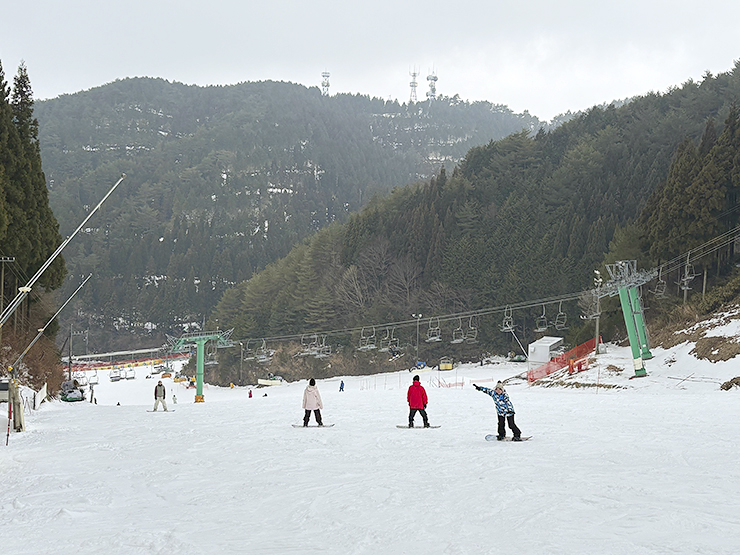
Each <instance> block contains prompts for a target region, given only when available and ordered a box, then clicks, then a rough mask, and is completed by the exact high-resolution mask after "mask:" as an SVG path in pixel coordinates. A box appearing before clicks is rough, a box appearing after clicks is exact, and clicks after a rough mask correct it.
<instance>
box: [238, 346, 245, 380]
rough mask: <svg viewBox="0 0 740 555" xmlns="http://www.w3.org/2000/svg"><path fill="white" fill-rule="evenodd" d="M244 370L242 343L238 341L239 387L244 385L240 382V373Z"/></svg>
mask: <svg viewBox="0 0 740 555" xmlns="http://www.w3.org/2000/svg"><path fill="white" fill-rule="evenodd" d="M243 370H244V343H242V342H241V341H239V385H244V382H243V381H242V371H243Z"/></svg>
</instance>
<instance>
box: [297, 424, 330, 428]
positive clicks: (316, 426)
mask: <svg viewBox="0 0 740 555" xmlns="http://www.w3.org/2000/svg"><path fill="white" fill-rule="evenodd" d="M332 426H334V424H324V425H323V426H319V425H318V424H310V425H308V426H304V425H303V424H293V427H294V428H331V427H332Z"/></svg>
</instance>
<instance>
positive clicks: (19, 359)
mask: <svg viewBox="0 0 740 555" xmlns="http://www.w3.org/2000/svg"><path fill="white" fill-rule="evenodd" d="M91 277H92V274H90V275H89V276H87V277H86V278H85V280H84V281H83V282H82V283H81V284H80V286H79V287H78V288H77V289H75V292H74V293H72V295H70V297H69V299H67V300H66V301H64V304H63V305H62V306H61V307H60V308H59V310H57V312H56V314H54V316H52V317H51V319H49V321H48V322H46V325H45V326H44V327H43V328H41V329H40V330H38V334H37V335H36V337H35V338H34V339H33V341H31V344H30V345H29V346H28V347H26V350H25V351H23V352H22V353H21V356H19V357H18V360H16V361H15V362H14V363H13V366H12V367H11V368H12V369H13V377H14V378H16V379H17V378H18V366H19V365H20V363H21V361H22V360H23V357H24V356H26V354H27V353H28V351H30V350H31V347H33V346H34V345H35V344H36V342H37V341H38V340H39V339H41V336H42V335H43V334H44V332H45V331H46V328H48V327H49V324H51V323H52V322H53V321H54V319H55V318H56V317H57V316H59V313H60V312H61V311H62V310H64V307H65V306H67V305H68V304H69V301H71V300H72V297H74V296H75V295H76V294H77V293H78V292H79V290H80V289H82V287H83V286H84V285H85V284H86V283H87V280H89V279H90V278H91ZM70 329H71V328H70ZM70 333H71V332H70ZM69 340H70V344H71V342H72V336H71V335H70V338H69ZM70 353H71V347H70Z"/></svg>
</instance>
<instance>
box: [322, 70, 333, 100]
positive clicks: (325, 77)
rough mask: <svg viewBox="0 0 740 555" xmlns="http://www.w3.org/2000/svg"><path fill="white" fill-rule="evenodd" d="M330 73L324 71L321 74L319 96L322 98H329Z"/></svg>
mask: <svg viewBox="0 0 740 555" xmlns="http://www.w3.org/2000/svg"><path fill="white" fill-rule="evenodd" d="M330 75H331V74H330V73H329V72H328V71H324V72H323V73H322V74H321V95H322V96H329V77H330Z"/></svg>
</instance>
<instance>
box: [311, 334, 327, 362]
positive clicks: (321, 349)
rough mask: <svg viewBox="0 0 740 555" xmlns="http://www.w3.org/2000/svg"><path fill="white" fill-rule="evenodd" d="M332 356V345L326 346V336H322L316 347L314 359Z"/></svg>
mask: <svg viewBox="0 0 740 555" xmlns="http://www.w3.org/2000/svg"><path fill="white" fill-rule="evenodd" d="M330 354H331V345H327V344H326V335H322V336H321V340H320V341H319V342H318V344H317V345H316V352H315V353H314V355H313V357H314V358H326V357H328V356H329V355H330Z"/></svg>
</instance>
